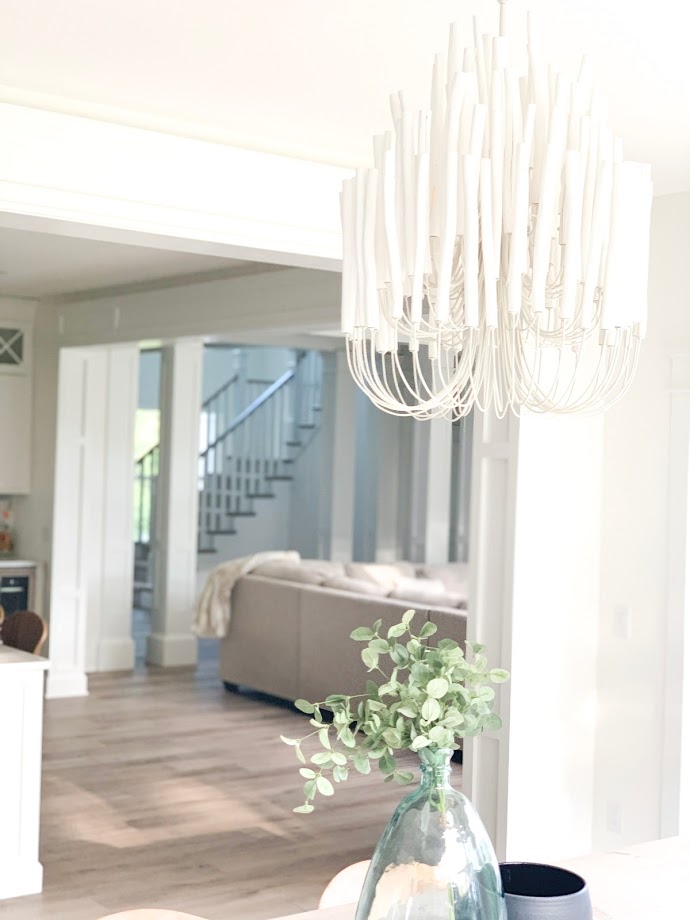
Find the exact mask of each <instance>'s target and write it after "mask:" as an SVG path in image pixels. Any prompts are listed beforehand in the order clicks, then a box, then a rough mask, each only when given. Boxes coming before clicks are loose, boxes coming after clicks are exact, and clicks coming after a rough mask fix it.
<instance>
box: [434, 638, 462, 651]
mask: <svg viewBox="0 0 690 920" xmlns="http://www.w3.org/2000/svg"><path fill="white" fill-rule="evenodd" d="M458 647H459V646H458V643H457V642H456V641H455V639H441V640H440V642H439V643H438V645H437V646H436V648H439V649H447V648H458Z"/></svg>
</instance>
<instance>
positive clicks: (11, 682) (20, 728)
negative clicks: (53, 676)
mask: <svg viewBox="0 0 690 920" xmlns="http://www.w3.org/2000/svg"><path fill="white" fill-rule="evenodd" d="M47 668H48V660H47V659H46V658H40V657H39V656H38V655H29V654H28V652H20V651H19V650H18V649H14V648H8V647H7V646H3V645H0V776H2V802H1V803H0V898H16V897H18V896H19V895H25V894H38V893H39V892H40V891H41V889H42V887H43V866H42V865H41V864H40V862H39V861H38V832H39V821H40V812H41V749H42V742H43V684H44V674H45V671H46V669H47Z"/></svg>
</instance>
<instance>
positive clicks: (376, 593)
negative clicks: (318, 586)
mask: <svg viewBox="0 0 690 920" xmlns="http://www.w3.org/2000/svg"><path fill="white" fill-rule="evenodd" d="M323 587H324V588H335V590H336V591H352V592H353V593H354V594H366V595H368V596H370V597H386V595H387V594H388V592H387V591H386V589H385V588H383V587H382V586H381V585H377V584H376V582H375V581H367V579H366V578H348V577H347V575H341V576H339V577H335V578H328V579H327V580H326V581H325V582H324V583H323Z"/></svg>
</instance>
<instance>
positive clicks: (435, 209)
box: [429, 54, 445, 237]
mask: <svg viewBox="0 0 690 920" xmlns="http://www.w3.org/2000/svg"><path fill="white" fill-rule="evenodd" d="M444 69H445V68H444V61H443V55H441V54H437V55H436V57H435V58H434V72H433V77H432V81H431V147H430V149H431V184H430V190H429V196H430V201H431V212H430V218H429V233H430V234H431V236H435V237H438V236H440V233H441V201H440V195H441V181H442V174H443V152H444V151H443V122H444V119H445V94H444V91H443V71H444Z"/></svg>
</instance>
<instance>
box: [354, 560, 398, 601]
mask: <svg viewBox="0 0 690 920" xmlns="http://www.w3.org/2000/svg"><path fill="white" fill-rule="evenodd" d="M345 574H346V575H347V576H348V578H358V579H361V580H362V581H373V582H375V584H377V585H381V587H383V588H385V589H386V593H387V594H388V593H390V592H391V591H393V590H394V589H395V588H396V587H397V585H398V582H399V581H400V580H401V579H403V578H412V579H413V578H414V575H415V567H414V565H412V563H411V562H396V563H394V564H393V563H392V564H390V565H387V564H385V563H381V562H347V563H346V564H345Z"/></svg>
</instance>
